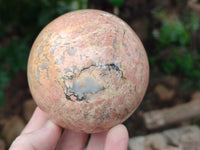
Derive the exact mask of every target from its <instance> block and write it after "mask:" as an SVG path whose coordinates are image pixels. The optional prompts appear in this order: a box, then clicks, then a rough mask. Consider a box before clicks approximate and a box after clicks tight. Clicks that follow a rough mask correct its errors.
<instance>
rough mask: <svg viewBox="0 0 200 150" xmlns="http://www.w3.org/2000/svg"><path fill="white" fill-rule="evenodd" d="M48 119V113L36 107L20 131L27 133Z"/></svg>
mask: <svg viewBox="0 0 200 150" xmlns="http://www.w3.org/2000/svg"><path fill="white" fill-rule="evenodd" d="M48 119H49V117H48V115H47V114H46V113H45V112H43V111H42V110H41V109H40V108H39V107H37V108H36V109H35V111H34V113H33V115H32V117H31V119H30V121H29V122H28V124H27V125H26V127H25V128H24V130H23V131H22V134H23V133H29V132H32V131H34V130H37V129H39V128H41V127H42V126H43V125H44V124H45V123H46V122H47V120H48Z"/></svg>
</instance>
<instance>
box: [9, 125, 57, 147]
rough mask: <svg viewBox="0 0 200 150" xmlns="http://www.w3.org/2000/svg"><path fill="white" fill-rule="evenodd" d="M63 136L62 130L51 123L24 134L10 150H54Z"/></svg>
mask: <svg viewBox="0 0 200 150" xmlns="http://www.w3.org/2000/svg"><path fill="white" fill-rule="evenodd" d="M60 135H61V128H60V127H59V126H57V125H55V124H54V123H52V122H51V121H48V122H47V123H46V124H45V125H44V126H43V127H41V128H40V129H38V130H35V131H33V132H30V133H23V134H21V135H20V136H18V137H17V138H16V139H15V141H14V142H13V143H12V145H11V147H10V149H9V150H27V149H28V150H41V149H42V150H54V149H55V147H56V144H57V142H58V140H59V138H60Z"/></svg>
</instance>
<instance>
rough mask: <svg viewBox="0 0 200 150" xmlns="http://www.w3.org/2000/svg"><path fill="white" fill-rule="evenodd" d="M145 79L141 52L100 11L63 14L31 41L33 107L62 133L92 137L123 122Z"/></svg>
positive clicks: (117, 22)
mask: <svg viewBox="0 0 200 150" xmlns="http://www.w3.org/2000/svg"><path fill="white" fill-rule="evenodd" d="M148 79H149V65H148V60H147V56H146V52H145V49H144V47H143V45H142V43H141V41H140V39H139V38H138V37H137V35H136V34H135V33H134V31H132V29H131V28H130V27H129V26H128V25H127V24H126V23H125V22H124V21H122V20H121V19H119V18H118V17H116V16H114V15H112V14H110V13H107V12H103V11H99V10H81V11H74V12H70V13H67V14H64V15H62V16H61V17H59V18H57V19H55V20H54V21H52V22H51V23H50V24H48V25H47V26H46V27H45V28H44V29H43V30H42V31H41V33H40V34H39V36H38V37H37V39H36V40H35V42H34V44H33V46H32V49H31V53H30V56H29V61H28V82H29V86H30V90H31V93H32V95H33V98H34V100H35V101H36V103H37V105H38V106H39V107H40V108H41V109H42V110H43V111H45V112H47V113H48V114H49V115H50V117H51V119H52V120H53V121H54V122H56V123H57V124H59V125H60V126H62V127H64V128H68V129H71V130H74V131H77V132H86V133H94V132H100V131H103V130H106V129H109V128H111V127H112V126H114V125H116V124H119V123H121V122H123V121H125V120H126V119H127V118H128V117H129V116H130V115H131V114H132V113H133V112H134V111H135V109H136V108H137V107H138V105H139V104H140V102H141V100H142V98H143V96H144V94H145V91H146V88H147V85H148Z"/></svg>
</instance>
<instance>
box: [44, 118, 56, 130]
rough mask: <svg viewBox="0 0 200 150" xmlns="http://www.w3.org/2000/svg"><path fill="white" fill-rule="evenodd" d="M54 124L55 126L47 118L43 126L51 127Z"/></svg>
mask: <svg viewBox="0 0 200 150" xmlns="http://www.w3.org/2000/svg"><path fill="white" fill-rule="evenodd" d="M54 126H55V124H54V123H53V122H52V121H50V120H48V121H47V123H46V124H45V126H44V127H46V128H51V127H54Z"/></svg>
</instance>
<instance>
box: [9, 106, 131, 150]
mask: <svg viewBox="0 0 200 150" xmlns="http://www.w3.org/2000/svg"><path fill="white" fill-rule="evenodd" d="M61 130H62V129H61V127H59V126H57V125H56V124H54V123H53V122H51V121H49V118H48V116H47V114H46V113H44V112H43V111H42V110H40V109H39V108H38V107H37V108H36V110H35V112H34V114H33V116H32V118H31V119H30V121H29V123H28V124H27V125H26V127H25V128H24V130H23V131H22V133H21V134H20V135H19V136H18V137H17V138H16V139H15V140H14V142H13V143H12V145H11V147H10V150H54V149H55V148H56V149H57V150H82V149H83V148H84V146H85V142H86V140H87V138H88V135H87V134H86V133H76V132H73V131H70V130H67V129H65V131H64V132H63V134H62V136H61ZM128 139H129V138H128V131H127V129H126V127H125V126H124V125H122V124H121V125H117V126H115V127H113V128H112V129H110V130H109V131H105V132H102V133H95V134H92V135H91V138H90V140H89V143H88V146H87V150H127V147H128Z"/></svg>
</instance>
